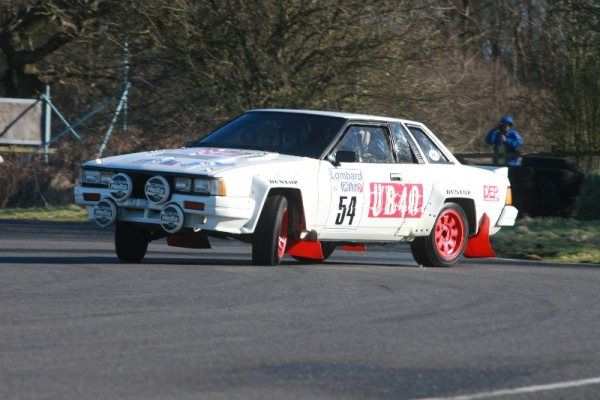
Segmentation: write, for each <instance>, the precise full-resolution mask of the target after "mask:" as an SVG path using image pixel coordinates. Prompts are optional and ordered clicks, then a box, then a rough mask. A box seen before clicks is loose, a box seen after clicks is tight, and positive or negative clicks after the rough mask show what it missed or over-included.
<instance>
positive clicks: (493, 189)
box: [483, 185, 500, 201]
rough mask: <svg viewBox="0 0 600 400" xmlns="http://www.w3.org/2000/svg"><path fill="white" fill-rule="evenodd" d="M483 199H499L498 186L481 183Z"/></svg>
mask: <svg viewBox="0 0 600 400" xmlns="http://www.w3.org/2000/svg"><path fill="white" fill-rule="evenodd" d="M483 200H485V201H498V200H500V194H499V193H498V186H493V185H483Z"/></svg>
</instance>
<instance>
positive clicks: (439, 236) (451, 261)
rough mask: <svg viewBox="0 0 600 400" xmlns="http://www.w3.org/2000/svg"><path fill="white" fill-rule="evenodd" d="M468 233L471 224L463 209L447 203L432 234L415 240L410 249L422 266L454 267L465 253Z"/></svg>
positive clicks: (436, 221)
mask: <svg viewBox="0 0 600 400" xmlns="http://www.w3.org/2000/svg"><path fill="white" fill-rule="evenodd" d="M468 232H469V223H468V221H467V216H466V215H465V212H464V211H463V209H462V207H461V206H459V205H458V204H456V203H446V204H445V205H444V207H443V208H442V209H441V210H440V213H439V214H438V217H437V219H436V220H435V224H434V225H433V229H432V230H431V233H430V234H429V235H428V236H423V237H417V238H415V240H413V241H412V243H411V244H410V249H411V251H412V254H413V257H414V258H415V261H416V262H417V263H418V264H420V265H425V266H427V267H446V268H447V267H453V266H454V265H456V263H457V262H458V260H459V259H460V257H461V256H462V254H463V252H464V251H465V248H466V244H467V233H468Z"/></svg>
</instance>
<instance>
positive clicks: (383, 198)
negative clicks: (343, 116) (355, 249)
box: [317, 124, 418, 241]
mask: <svg viewBox="0 0 600 400" xmlns="http://www.w3.org/2000/svg"><path fill="white" fill-rule="evenodd" d="M391 143H392V141H391V138H390V134H389V130H388V127H387V125H386V124H356V125H350V126H349V127H348V128H347V129H346V131H345V133H344V135H343V137H342V139H341V140H340V142H339V144H338V145H337V146H336V147H335V148H334V150H333V151H332V152H331V155H330V157H329V160H324V161H321V164H320V167H319V178H318V187H319V206H318V210H319V211H318V216H317V221H318V225H320V227H321V229H320V230H321V232H320V235H319V237H320V238H322V239H328V240H364V241H369V240H374V241H377V240H381V241H383V240H390V239H393V238H394V235H395V233H396V231H397V230H398V228H399V227H400V225H401V224H402V221H403V220H404V218H405V216H406V212H402V211H400V210H399V207H402V206H404V205H401V204H400V202H401V198H402V196H403V195H404V196H405V197H404V201H405V203H406V207H409V204H411V203H410V200H409V198H410V193H411V192H410V190H408V191H405V192H402V191H401V190H400V192H398V191H397V189H399V188H400V186H398V183H399V182H401V181H402V179H403V176H402V169H401V167H400V165H399V164H397V163H396V161H395V157H394V154H393V151H392V148H391ZM338 151H354V152H355V153H356V157H357V160H356V162H341V163H339V164H337V165H336V163H335V162H332V161H330V160H335V156H336V154H337V152H338ZM407 189H408V187H407ZM417 201H418V200H417ZM415 204H416V203H415Z"/></svg>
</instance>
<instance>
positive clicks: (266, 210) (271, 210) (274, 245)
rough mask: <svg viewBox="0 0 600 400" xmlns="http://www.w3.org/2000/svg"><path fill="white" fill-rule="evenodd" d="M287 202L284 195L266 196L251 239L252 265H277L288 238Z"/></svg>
mask: <svg viewBox="0 0 600 400" xmlns="http://www.w3.org/2000/svg"><path fill="white" fill-rule="evenodd" d="M288 222H289V221H288V202H287V199H286V198H285V197H284V196H281V195H275V196H269V197H267V200H266V201H265V205H264V207H263V209H262V212H261V214H260V218H259V219H258V224H257V226H256V230H255V231H254V237H253V239H252V263H253V264H254V265H278V264H279V263H280V262H281V259H282V258H283V255H284V254H285V248H286V246H287V238H288Z"/></svg>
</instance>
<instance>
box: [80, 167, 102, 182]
mask: <svg viewBox="0 0 600 400" xmlns="http://www.w3.org/2000/svg"><path fill="white" fill-rule="evenodd" d="M100 177H101V175H100V171H96V170H93V169H84V170H83V171H82V173H81V183H83V184H89V185H99V184H100Z"/></svg>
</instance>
